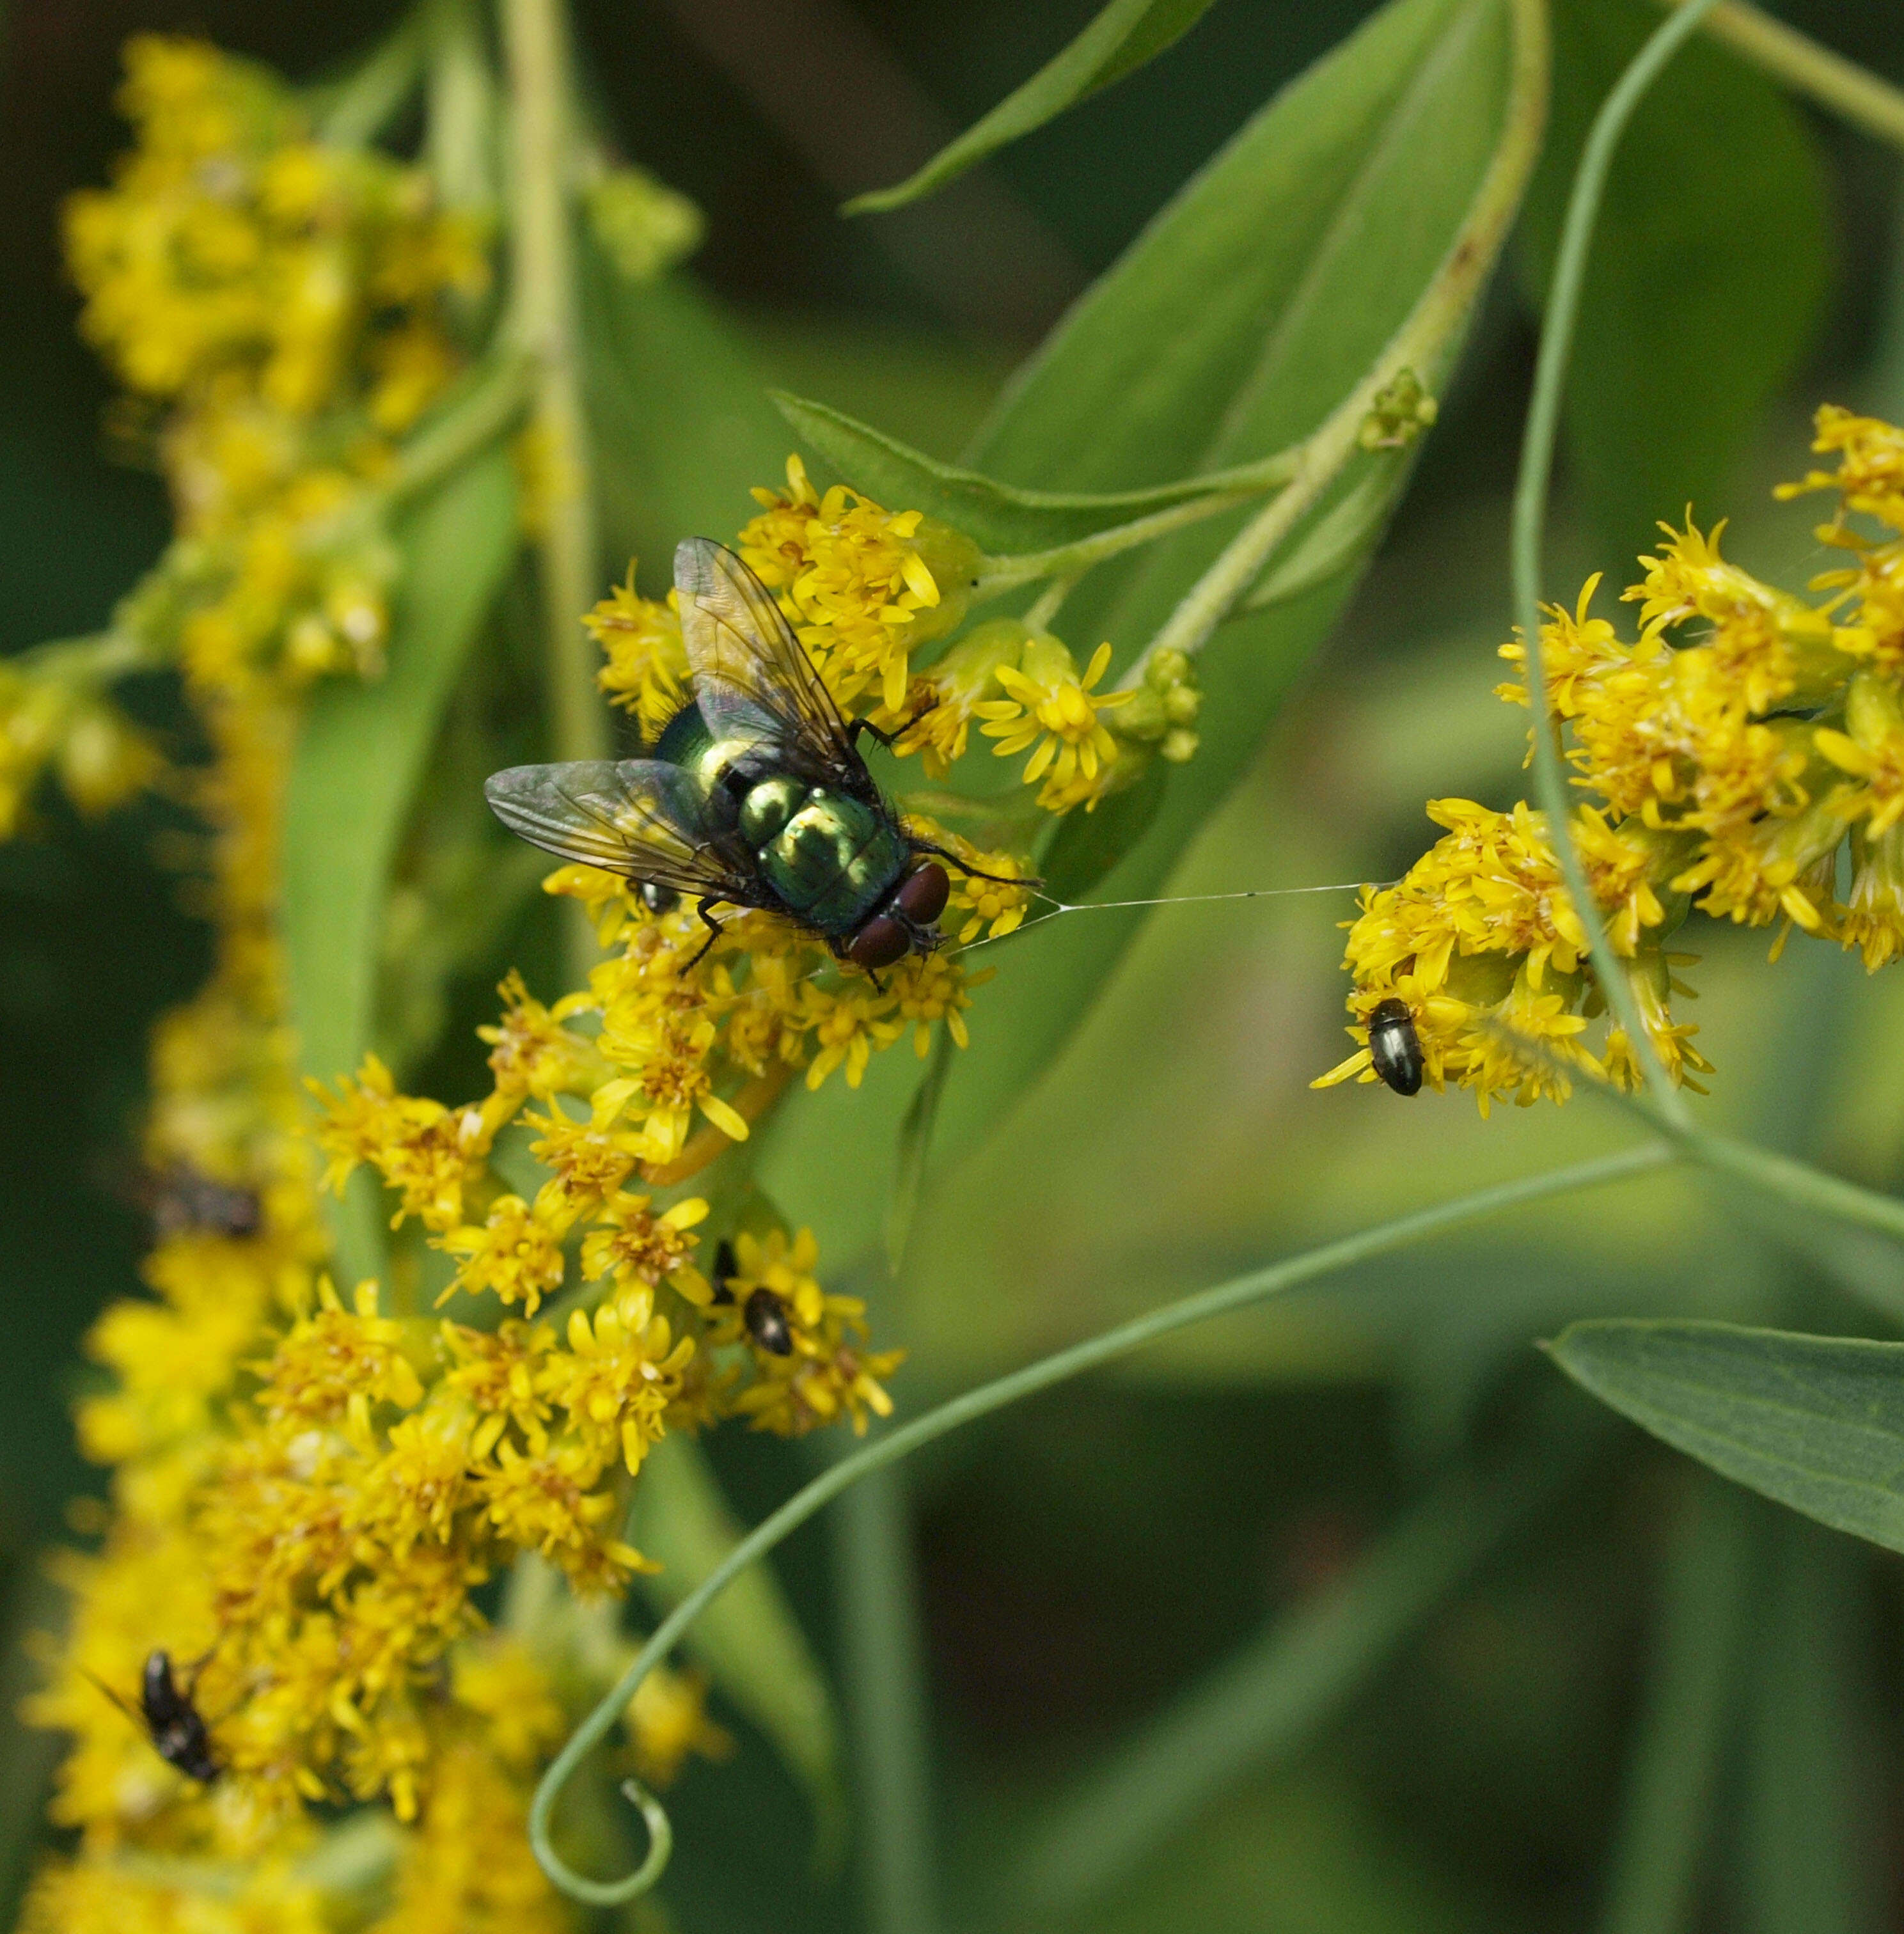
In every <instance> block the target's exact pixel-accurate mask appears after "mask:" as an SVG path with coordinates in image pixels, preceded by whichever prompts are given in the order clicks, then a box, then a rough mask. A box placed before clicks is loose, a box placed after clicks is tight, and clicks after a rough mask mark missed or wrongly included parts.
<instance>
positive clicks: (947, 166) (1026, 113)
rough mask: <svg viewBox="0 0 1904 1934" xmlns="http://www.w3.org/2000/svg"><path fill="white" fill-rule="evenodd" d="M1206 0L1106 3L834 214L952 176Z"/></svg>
mask: <svg viewBox="0 0 1904 1934" xmlns="http://www.w3.org/2000/svg"><path fill="white" fill-rule="evenodd" d="M1210 4H1211V0H1110V5H1107V7H1105V8H1104V9H1103V10H1102V11H1101V12H1100V13H1099V14H1097V16H1096V17H1095V18H1094V19H1093V20H1092V21H1091V22H1090V23H1089V25H1088V26H1086V28H1085V29H1084V30H1083V32H1082V33H1080V35H1077V38H1075V39H1074V40H1073V41H1071V43H1070V44H1069V45H1068V46H1067V47H1065V48H1064V49H1063V50H1062V51H1061V52H1059V53H1057V54H1055V55H1054V56H1053V57H1052V58H1051V59H1050V60H1049V61H1047V62H1046V63H1045V64H1044V66H1043V67H1041V68H1039V69H1038V72H1037V73H1036V74H1033V75H1032V77H1031V78H1030V80H1027V81H1026V82H1025V83H1023V85H1021V86H1018V87H1016V88H1014V89H1013V90H1012V92H1011V93H1010V94H1008V95H1006V96H1005V98H1004V100H1002V101H1000V102H999V104H998V105H997V107H994V108H993V110H991V112H990V113H988V114H986V115H984V116H981V118H980V119H978V120H977V121H975V122H973V123H972V126H971V127H969V128H967V129H966V131H965V132H964V133H963V134H961V135H960V136H959V137H957V140H953V141H950V142H948V143H947V144H946V145H945V146H944V147H943V148H941V149H940V150H939V151H938V153H937V154H936V155H934V156H933V157H932V159H931V160H930V161H928V162H926V164H925V166H924V167H922V168H920V169H918V170H917V171H916V172H915V173H912V174H911V175H908V176H907V177H906V179H905V180H904V181H902V182H895V183H894V184H893V186H892V187H890V188H876V189H875V190H873V191H872V192H871V193H870V194H861V195H855V196H854V197H853V199H852V200H851V201H849V202H848V203H846V205H845V207H844V208H843V209H842V210H841V211H840V212H842V214H845V215H878V214H883V213H884V212H887V210H889V209H895V208H903V207H904V206H905V205H906V204H907V203H908V202H914V201H917V200H920V198H921V197H923V196H926V195H928V194H932V193H933V192H935V191H936V190H937V189H939V188H944V186H945V185H947V183H948V182H954V181H956V180H957V179H958V178H959V176H961V175H962V174H964V173H967V172H968V171H969V170H971V169H972V168H975V167H977V166H978V164H979V163H980V162H981V161H984V160H985V159H986V158H987V156H988V155H995V154H996V153H997V152H998V151H999V149H1001V148H1003V147H1007V146H1010V145H1011V143H1012V142H1014V141H1017V140H1022V139H1023V137H1024V136H1026V135H1027V134H1031V133H1032V132H1033V131H1035V129H1037V128H1042V127H1043V126H1044V124H1045V123H1046V122H1047V121H1051V120H1055V119H1056V118H1057V116H1059V115H1060V114H1062V113H1064V112H1065V110H1066V109H1067V108H1068V107H1076V106H1077V104H1078V103H1079V102H1080V101H1086V100H1088V99H1089V98H1090V97H1091V96H1092V95H1094V94H1096V93H1098V92H1101V90H1102V89H1104V88H1107V87H1109V86H1112V85H1113V83H1116V82H1117V81H1120V80H1122V79H1123V78H1124V77H1125V75H1126V74H1132V73H1134V72H1135V71H1137V68H1140V67H1142V66H1143V65H1144V64H1145V62H1147V61H1151V60H1154V59H1155V58H1156V56H1158V55H1159V54H1160V53H1162V52H1163V51H1164V49H1165V48H1167V47H1170V46H1171V45H1172V44H1173V43H1174V42H1176V41H1179V40H1181V39H1182V37H1183V36H1184V35H1185V34H1187V33H1188V32H1189V31H1190V29H1192V27H1194V26H1195V25H1196V24H1197V23H1198V21H1199V20H1201V19H1202V18H1203V17H1204V14H1206V13H1207V11H1209V9H1210Z"/></svg>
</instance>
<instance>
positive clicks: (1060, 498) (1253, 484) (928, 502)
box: [773, 390, 1287, 557]
mask: <svg viewBox="0 0 1904 1934" xmlns="http://www.w3.org/2000/svg"><path fill="white" fill-rule="evenodd" d="M773 401H774V403H775V405H776V408H778V409H779V411H780V414H782V416H783V417H785V418H786V419H787V420H788V423H791V425H792V426H793V427H794V431H795V432H797V435H799V437H800V441H802V442H803V443H804V444H806V446H807V447H808V448H809V450H814V451H816V452H817V453H818V454H819V455H820V456H822V457H824V459H826V461H827V462H828V463H830V464H831V465H832V466H833V468H834V469H835V470H836V471H839V474H840V475H841V477H843V478H844V479H845V480H846V481H847V482H848V483H849V484H852V485H853V486H854V488H855V489H857V490H863V491H865V493H866V495H867V496H869V497H873V498H876V499H878V501H879V502H881V503H882V504H886V505H903V506H904V507H905V508H906V509H907V510H908V511H924V512H925V513H926V515H927V516H928V517H937V518H938V519H939V520H941V522H943V523H948V524H951V525H954V526H956V527H957V529H960V530H962V531H963V532H965V534H966V536H968V537H969V538H971V539H972V541H973V542H974V543H975V544H977V545H978V547H979V549H980V550H982V551H984V552H987V553H989V554H990V556H994V557H1007V556H1017V555H1023V554H1024V553H1028V552H1038V551H1044V550H1056V548H1057V547H1058V546H1059V545H1060V544H1076V543H1077V542H1078V541H1080V539H1083V538H1089V537H1095V536H1097V535H1098V534H1099V533H1100V532H1104V531H1110V530H1115V529H1118V528H1119V526H1122V525H1125V524H1130V523H1135V522H1136V521H1137V520H1138V519H1139V518H1140V517H1148V516H1149V515H1151V514H1153V513H1155V512H1156V511H1167V510H1169V509H1170V508H1173V506H1175V505H1179V504H1186V503H1194V502H1196V501H1197V500H1198V499H1199V498H1206V497H1213V496H1224V495H1225V494H1226V493H1229V492H1231V491H1234V490H1260V489H1261V488H1263V487H1264V485H1265V484H1267V483H1268V482H1269V481H1270V480H1272V479H1273V477H1275V476H1276V470H1275V468H1273V467H1272V466H1267V465H1261V464H1258V465H1250V466H1246V467H1245V468H1242V469H1240V470H1237V471H1231V472H1229V473H1228V474H1217V475H1214V476H1210V477H1187V478H1185V479H1183V480H1181V481H1179V482H1177V483H1173V484H1158V485H1157V486H1156V487H1154V488H1153V489H1151V490H1113V491H1101V492H1091V491H1082V492H1080V491H1071V492H1066V491H1062V490H1020V489H1019V488H1018V487H1017V486H1016V485H1014V484H1000V483H997V482H996V481H994V480H993V479H992V478H991V477H981V475H980V474H978V471H975V470H961V469H960V468H957V466H956V465H953V464H950V463H941V462H938V460H937V459H935V458H932V457H929V456H921V455H920V453H919V452H918V451H917V450H909V449H908V448H907V447H906V446H905V444H902V443H901V442H900V441H899V439H898V438H896V437H893V436H888V435H887V434H886V432H884V430H878V429H872V427H871V426H869V425H868V424H866V423H856V422H855V421H854V420H853V418H852V417H849V416H847V415H845V414H844V413H843V412H842V411H839V410H836V409H830V408H828V407H827V405H825V404H824V403H815V402H808V401H807V400H806V399H805V398H804V397H802V396H788V394H787V393H785V391H784V390H776V391H775V392H774V393H773ZM1284 467H1285V468H1286V467H1287V466H1284Z"/></svg>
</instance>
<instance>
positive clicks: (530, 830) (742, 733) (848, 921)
mask: <svg viewBox="0 0 1904 1934" xmlns="http://www.w3.org/2000/svg"><path fill="white" fill-rule="evenodd" d="M674 587H675V589H676V592H677V593H678V594H679V596H678V602H679V606H680V610H681V634H682V640H683V641H684V642H685V645H686V646H687V652H688V665H689V667H690V669H691V672H692V674H693V680H694V694H693V696H692V697H691V699H690V700H688V703H687V704H686V705H685V706H683V707H682V709H681V710H680V711H679V712H676V714H675V715H674V716H673V718H671V719H670V721H668V723H667V725H666V726H665V727H664V728H663V729H662V731H661V736H660V737H659V738H658V740H656V742H655V746H654V747H653V749H652V752H653V756H652V758H641V759H621V760H613V761H611V760H606V759H604V760H599V761H577V762H575V763H573V764H567V765H556V766H512V767H510V769H509V770H508V771H506V772H500V773H496V775H495V776H494V777H493V778H492V779H490V782H489V783H488V785H487V786H486V787H485V788H484V792H485V793H486V794H487V797H488V799H489V802H490V806H491V808H492V809H493V810H494V812H495V813H496V817H497V818H499V819H500V820H501V821H502V823H503V824H504V825H505V826H507V827H508V828H509V830H511V832H512V833H517V834H520V836H521V837H522V838H523V839H526V840H528V841H529V842H530V844H531V845H536V846H540V847H541V848H543V849H544V851H547V852H550V853H553V854H556V855H557V856H558V857H560V858H562V859H564V860H579V861H580V862H581V863H583V865H585V866H599V867H600V868H601V869H603V870H604V872H610V873H619V874H621V875H623V876H624V877H625V878H628V879H631V880H637V881H640V882H642V883H643V887H644V889H646V888H652V889H655V890H658V892H659V893H680V894H682V895H685V896H691V897H692V898H694V899H697V900H698V901H699V902H700V916H701V918H702V919H703V920H705V921H706V923H707V925H708V926H709V928H710V929H712V931H711V932H710V933H709V936H708V944H709V946H711V945H712V944H713V941H714V938H715V936H716V935H718V934H719V932H720V923H719V921H718V920H716V919H715V917H714V915H713V911H712V910H713V908H716V906H720V905H728V906H734V907H743V908H758V909H759V910H760V911H763V912H767V913H775V914H779V915H780V916H781V917H782V918H784V919H786V920H791V921H792V922H794V924H796V925H797V926H801V927H803V928H805V929H806V930H807V932H809V933H812V934H813V935H815V936H816V937H817V938H819V939H821V940H823V941H825V943H826V944H827V946H828V947H830V948H831V949H832V950H833V953H835V955H836V956H838V957H839V959H842V960H848V961H851V962H852V963H853V965H854V966H856V967H862V968H864V969H866V971H867V972H877V971H878V969H880V968H882V967H890V966H891V965H893V964H894V963H895V962H897V961H899V960H901V959H904V957H905V956H906V955H907V954H908V953H930V952H931V951H932V950H933V949H934V948H935V947H937V946H938V944H939V938H940V936H939V933H938V924H937V923H938V917H939V914H941V912H942V911H944V907H945V901H946V896H947V893H949V891H950V881H949V880H948V879H947V876H946V872H945V869H944V867H943V866H940V865H939V864H938V860H941V859H943V860H951V861H952V863H953V864H954V866H961V868H962V870H966V871H969V870H970V869H966V868H963V863H962V862H960V860H957V857H955V856H954V855H953V854H950V853H947V851H945V850H944V848H941V847H938V846H935V845H932V844H930V843H929V842H927V841H926V840H923V839H917V838H915V837H914V836H913V835H912V834H911V833H908V832H907V830H905V827H904V826H903V825H902V824H901V823H900V821H899V815H897V814H896V812H894V811H893V809H892V807H891V806H890V804H888V803H887V800H886V799H885V798H884V796H883V795H882V794H881V792H880V790H879V788H878V785H876V784H875V782H874V780H873V777H872V774H871V773H869V772H868V771H867V770H866V761H864V760H863V758H860V753H859V747H858V743H857V741H858V737H859V734H860V733H861V732H863V731H866V732H871V733H872V734H873V736H874V737H875V738H878V737H883V735H882V734H881V733H880V732H879V730H878V728H877V727H876V726H874V725H872V724H869V723H868V721H866V720H865V719H863V718H855V719H854V720H852V721H851V722H850V723H849V722H848V721H847V720H846V718H845V717H843V716H842V714H841V712H840V710H839V706H837V705H836V704H835V703H834V702H833V697H832V694H830V692H829V691H827V688H826V686H825V685H824V683H823V682H821V678H820V675H819V673H818V671H816V670H815V668H814V666H813V664H812V660H811V659H809V658H808V657H807V655H806V652H805V651H804V650H803V649H802V648H801V646H800V641H799V640H798V639H797V638H796V637H794V634H793V630H792V628H791V626H790V625H788V622H787V620H786V619H785V617H784V616H782V614H781V611H780V608H779V606H778V605H777V604H776V603H775V602H774V600H773V593H772V592H770V591H769V590H768V589H767V586H765V585H764V584H763V583H761V581H760V580H759V579H758V577H755V575H754V574H753V573H752V571H749V569H748V568H747V567H746V565H744V564H743V563H742V562H741V561H740V559H739V558H737V556H734V553H733V552H732V551H731V550H727V549H726V548H725V547H723V546H722V545H720V544H716V543H714V542H712V541H711V540H710V539H709V538H688V540H687V541H686V542H685V543H684V544H682V546H681V547H680V548H679V550H676V553H674ZM932 856H936V857H932ZM990 877H991V876H990V875H981V878H990ZM644 896H645V895H644Z"/></svg>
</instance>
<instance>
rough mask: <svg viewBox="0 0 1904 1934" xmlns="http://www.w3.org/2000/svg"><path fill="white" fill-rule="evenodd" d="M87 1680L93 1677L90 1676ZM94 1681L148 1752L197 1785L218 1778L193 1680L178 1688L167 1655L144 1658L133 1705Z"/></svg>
mask: <svg viewBox="0 0 1904 1934" xmlns="http://www.w3.org/2000/svg"><path fill="white" fill-rule="evenodd" d="M82 1669H83V1668H82ZM86 1676H87V1677H88V1678H89V1679H92V1673H87V1674H86ZM92 1682H93V1683H94V1685H97V1686H98V1688H99V1689H100V1691H102V1692H103V1693H104V1694H105V1695H106V1697H107V1698H108V1699H110V1700H111V1701H112V1702H113V1704H114V1705H115V1706H116V1707H119V1710H120V1711H121V1712H122V1713H126V1714H127V1715H128V1716H130V1717H131V1719H134V1720H136V1721H137V1722H138V1724H139V1725H141V1726H143V1728H145V1731H146V1737H148V1738H149V1739H150V1740H151V1741H152V1750H153V1751H154V1752H156V1753H157V1754H158V1756H159V1758H161V1759H162V1760H164V1761H165V1762H166V1764H167V1765H169V1766H175V1767H177V1768H178V1770H179V1771H180V1772H181V1773H185V1774H186V1775H188V1776H189V1777H190V1778H191V1779H195V1780H197V1782H199V1784H200V1785H201V1786H209V1785H211V1784H212V1782H213V1781H214V1780H215V1779H217V1778H218V1775H219V1773H221V1771H222V1770H223V1769H222V1768H221V1767H220V1766H219V1764H218V1760H217V1758H216V1757H215V1755H213V1753H212V1735H211V1731H210V1729H209V1728H208V1727H207V1726H206V1724H205V1720H204V1717H203V1715H202V1714H201V1713H200V1711H199V1710H198V1707H197V1705H196V1704H194V1698H193V1695H194V1692H195V1691H196V1689H197V1676H196V1674H194V1676H193V1678H192V1679H191V1681H190V1682H188V1683H187V1684H186V1685H183V1686H181V1685H179V1682H178V1680H177V1679H176V1678H175V1677H173V1672H172V1657H171V1655H170V1653H169V1652H163V1651H155V1652H148V1653H147V1654H146V1663H145V1667H144V1669H143V1670H142V1671H141V1672H140V1675H139V1703H138V1704H137V1706H136V1707H134V1705H133V1704H132V1703H131V1701H130V1700H128V1699H127V1698H125V1697H124V1696H123V1695H121V1694H119V1693H117V1692H115V1691H113V1688H111V1687H110V1685H107V1683H106V1682H105V1681H104V1679H92Z"/></svg>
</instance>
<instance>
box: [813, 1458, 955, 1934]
mask: <svg viewBox="0 0 1904 1934" xmlns="http://www.w3.org/2000/svg"><path fill="white" fill-rule="evenodd" d="M911 1531H912V1527H911V1511H910V1509H909V1506H908V1496H907V1486H906V1484H905V1474H904V1473H903V1472H901V1471H899V1470H898V1469H894V1468H893V1467H892V1466H887V1468H886V1469H884V1470H882V1471H880V1472H877V1473H875V1475H873V1476H872V1477H870V1478H868V1479H867V1480H866V1481H865V1482H864V1483H863V1484H859V1485H857V1486H855V1487H854V1489H853V1490H851V1491H849V1492H848V1493H847V1495H846V1496H845V1498H844V1499H842V1502H841V1504H840V1508H839V1513H838V1515H837V1517H836V1520H835V1523H834V1526H833V1534H834V1538H835V1544H834V1547H833V1549H834V1560H835V1576H836V1578H837V1580H838V1585H837V1587H836V1595H837V1598H838V1601H839V1613H840V1625H841V1631H842V1640H843V1645H842V1666H843V1667H844V1671H843V1673H842V1676H843V1677H844V1679H845V1683H846V1685H847V1687H848V1700H847V1710H848V1714H849V1716H850V1719H851V1727H852V1737H853V1765H854V1775H855V1778H854V1791H855V1793H856V1795H857V1800H858V1812H859V1815H860V1819H861V1821H863V1823H864V1833H863V1840H862V1842H861V1845H860V1864H861V1866H862V1869H863V1872H864V1875H865V1882H864V1885H865V1897H866V1926H867V1928H868V1929H869V1934H933V1930H935V1929H936V1928H937V1927H938V1925H939V1914H938V1902H937V1899H936V1889H935V1884H934V1878H933V1866H934V1855H933V1847H934V1843H935V1839H936V1837H937V1836H936V1835H935V1833H934V1831H933V1818H934V1813H933V1806H932V1752H931V1745H930V1739H929V1717H928V1713H927V1710H926V1674H925V1665H924V1661H923V1657H922V1652H923V1647H922V1646H921V1644H920V1634H919V1616H918V1597H919V1594H918V1582H917V1578H916V1577H915V1576H914V1566H913V1559H912V1547H911Z"/></svg>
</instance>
